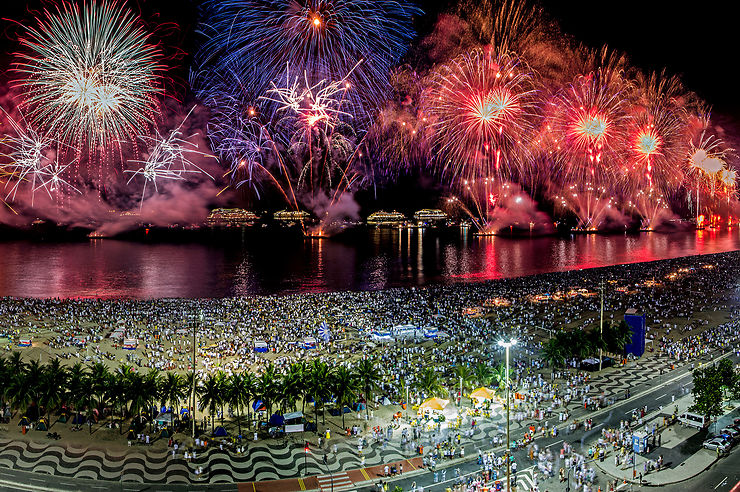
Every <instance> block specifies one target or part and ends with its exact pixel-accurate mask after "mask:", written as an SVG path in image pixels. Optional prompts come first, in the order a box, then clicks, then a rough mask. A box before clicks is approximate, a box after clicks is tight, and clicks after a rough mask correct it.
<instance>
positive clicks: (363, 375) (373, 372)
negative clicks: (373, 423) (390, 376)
mask: <svg viewBox="0 0 740 492" xmlns="http://www.w3.org/2000/svg"><path fill="white" fill-rule="evenodd" d="M355 373H356V374H357V379H358V380H359V382H360V386H361V387H362V390H363V391H364V392H365V411H366V413H367V416H368V417H369V416H370V401H371V400H372V396H373V392H374V391H375V390H376V389H377V387H378V384H379V382H380V372H379V371H378V369H377V368H376V367H375V364H373V363H372V361H371V360H370V359H363V360H361V361H360V362H359V364H357V367H356V368H355Z"/></svg>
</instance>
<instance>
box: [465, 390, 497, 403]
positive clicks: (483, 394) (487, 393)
mask: <svg viewBox="0 0 740 492" xmlns="http://www.w3.org/2000/svg"><path fill="white" fill-rule="evenodd" d="M494 395H495V393H494V392H493V390H491V389H488V388H486V387H482V388H478V389H477V390H475V391H473V392H472V393H470V397H471V398H477V399H479V400H493V397H494Z"/></svg>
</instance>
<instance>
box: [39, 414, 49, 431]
mask: <svg viewBox="0 0 740 492" xmlns="http://www.w3.org/2000/svg"><path fill="white" fill-rule="evenodd" d="M36 430H40V431H45V430H49V426H48V425H46V419H45V418H43V417H42V418H40V419H39V422H38V423H37V424H36Z"/></svg>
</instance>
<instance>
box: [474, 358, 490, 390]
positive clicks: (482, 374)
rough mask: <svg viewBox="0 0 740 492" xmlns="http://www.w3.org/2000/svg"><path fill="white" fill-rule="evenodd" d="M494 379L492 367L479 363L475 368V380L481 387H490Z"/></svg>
mask: <svg viewBox="0 0 740 492" xmlns="http://www.w3.org/2000/svg"><path fill="white" fill-rule="evenodd" d="M492 378H493V371H492V370H491V366H489V365H486V364H484V363H483V362H479V363H478V364H476V365H475V367H474V368H473V379H475V382H476V383H478V385H479V386H489V385H490V384H491V379H492Z"/></svg>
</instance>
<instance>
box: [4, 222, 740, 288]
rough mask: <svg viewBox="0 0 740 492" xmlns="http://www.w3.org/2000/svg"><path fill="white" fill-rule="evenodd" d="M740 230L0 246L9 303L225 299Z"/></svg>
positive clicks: (457, 275) (730, 236)
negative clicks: (46, 299)
mask: <svg viewBox="0 0 740 492" xmlns="http://www.w3.org/2000/svg"><path fill="white" fill-rule="evenodd" d="M739 245H740V234H739V231H738V229H737V228H736V229H734V230H729V231H710V230H705V231H696V232H686V233H675V234H659V233H642V234H639V235H627V234H624V235H613V236H600V235H576V236H571V237H545V238H531V239H512V238H507V237H474V236H472V235H471V234H469V233H466V234H463V233H460V232H459V231H456V230H455V231H446V232H441V231H437V230H423V229H422V230H417V229H413V230H411V229H409V230H397V229H380V230H367V231H359V232H357V233H356V234H355V235H354V236H352V237H351V238H349V239H347V238H345V239H338V240H334V239H331V240H326V239H319V240H305V239H303V238H300V237H294V236H280V237H272V236H270V235H269V234H267V233H260V234H255V233H250V234H242V235H241V236H240V237H239V238H238V239H237V240H235V241H222V242H214V243H213V244H195V243H192V244H143V243H132V242H124V241H114V240H103V241H100V240H98V241H90V242H84V243H34V242H27V241H11V242H5V243H0V295H2V296H22V297H26V296H30V297H105V298H108V297H136V298H155V297H223V296H232V295H237V296H245V295H250V294H270V293H288V292H320V291H327V290H347V289H381V288H387V287H393V286H413V285H423V284H427V283H432V282H465V281H481V280H490V279H497V278H502V277H516V276H521V275H530V274H534V273H543V272H551V271H562V270H569V269H580V268H592V267H597V266H603V265H611V264H618V263H631V262H643V261H652V260H656V259H661V258H672V257H677V256H685V255H692V254H706V253H715V252H721V251H729V250H736V249H738V247H739Z"/></svg>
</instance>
